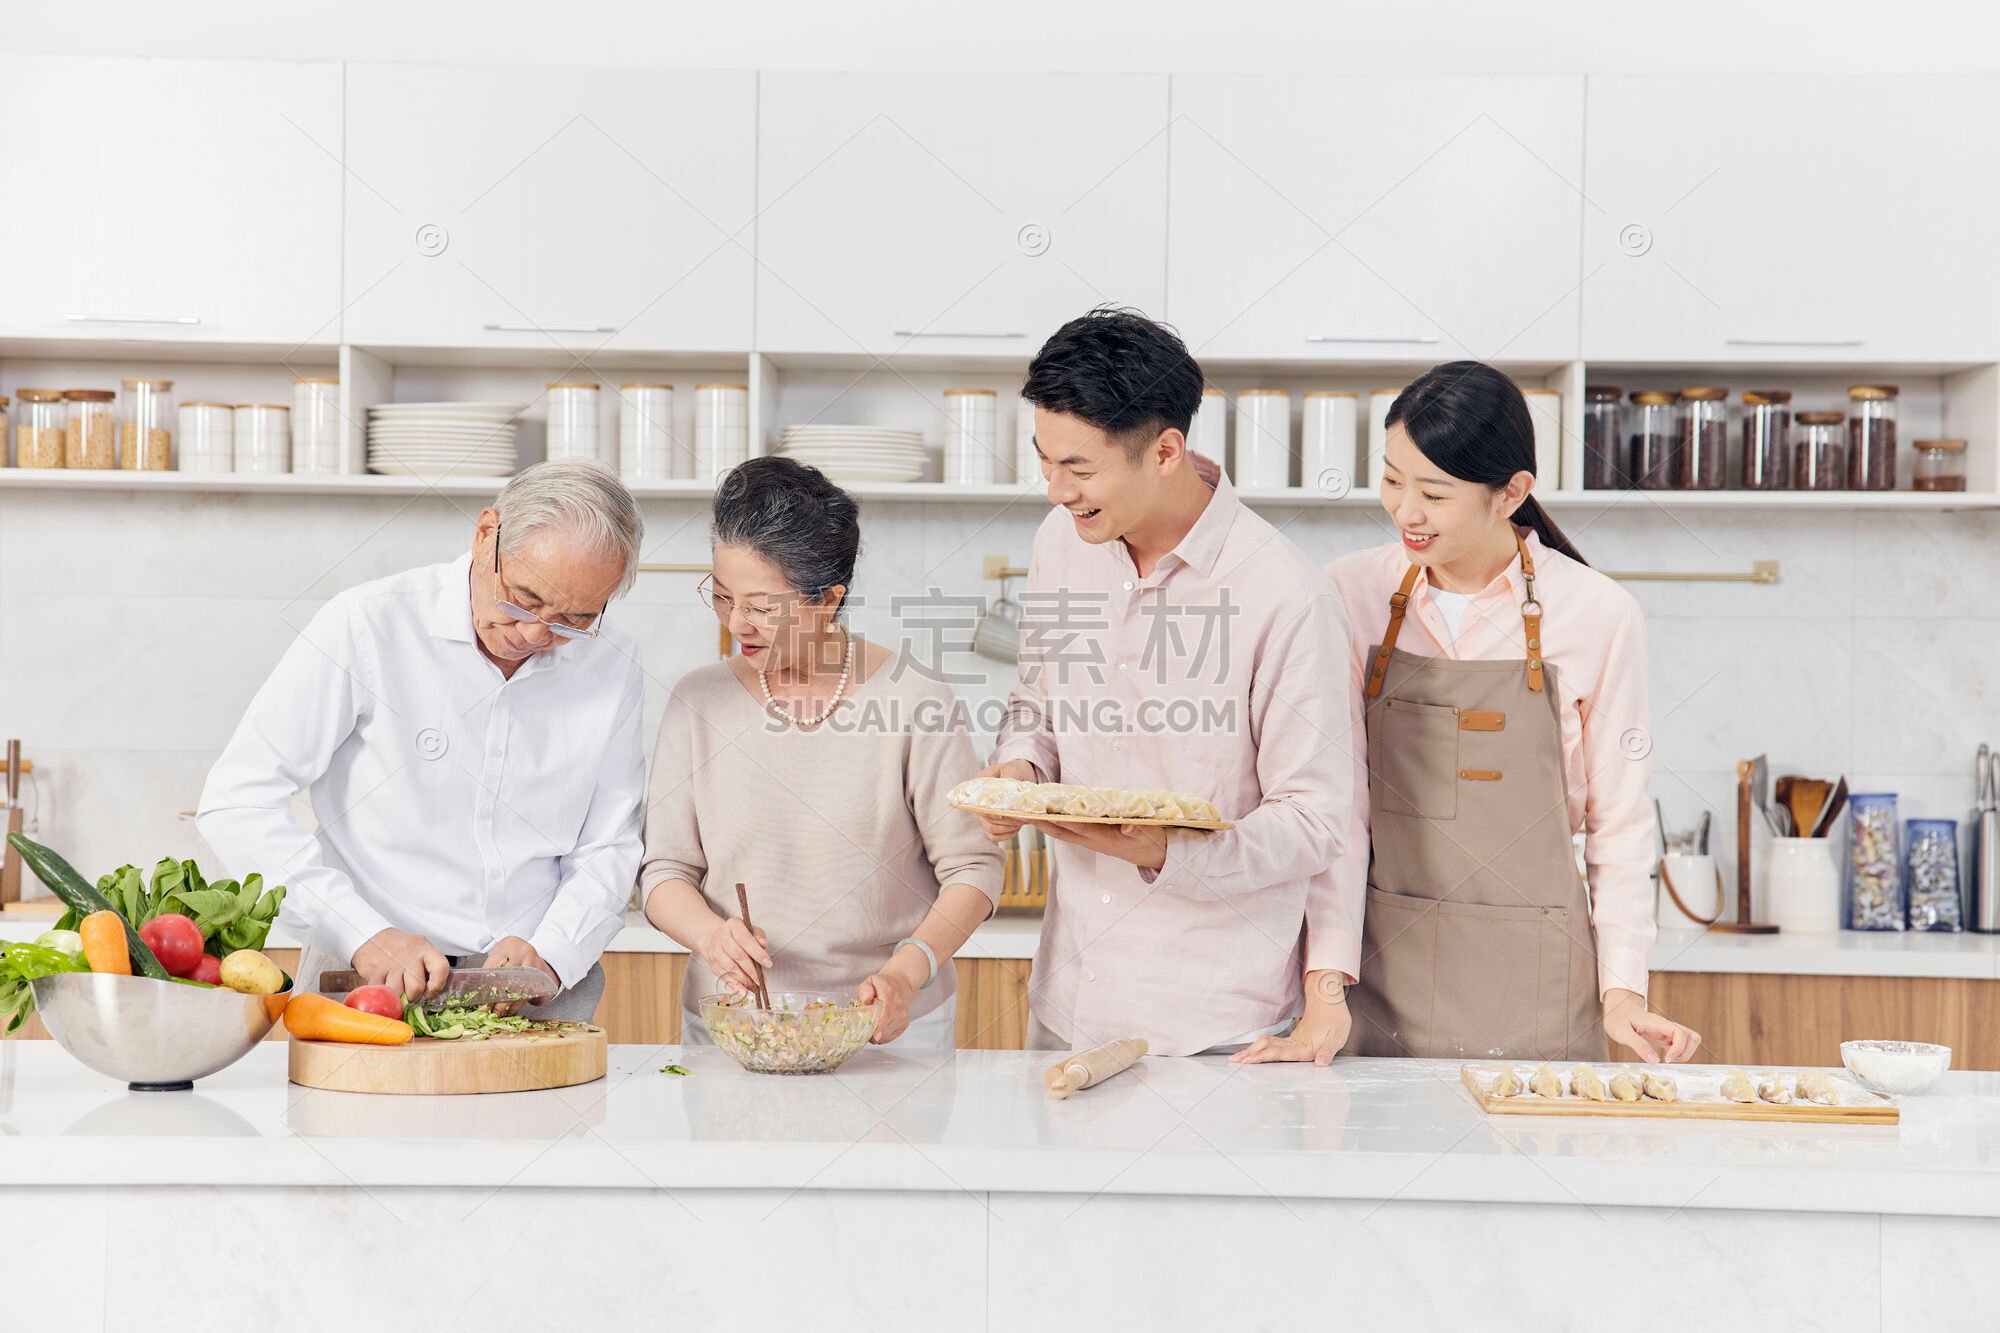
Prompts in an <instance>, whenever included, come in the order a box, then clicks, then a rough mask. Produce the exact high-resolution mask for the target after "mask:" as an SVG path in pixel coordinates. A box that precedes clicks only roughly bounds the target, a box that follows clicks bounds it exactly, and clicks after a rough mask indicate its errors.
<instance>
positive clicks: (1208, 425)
mask: <svg viewBox="0 0 2000 1333" xmlns="http://www.w3.org/2000/svg"><path fill="white" fill-rule="evenodd" d="M1188 448H1190V449H1192V450H1194V452H1196V453H1198V454H1201V455H1203V456H1204V457H1207V458H1212V459H1214V460H1215V463H1216V466H1217V467H1223V466H1224V465H1225V464H1226V463H1227V462H1228V459H1229V395H1228V394H1227V393H1224V392H1223V391H1222V390H1221V389H1203V390H1202V391H1201V410H1200V411H1199V412H1196V413H1195V414H1194V428H1193V434H1192V437H1191V438H1190V439H1189V440H1188Z"/></svg>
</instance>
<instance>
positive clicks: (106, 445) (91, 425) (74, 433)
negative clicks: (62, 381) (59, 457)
mask: <svg viewBox="0 0 2000 1333" xmlns="http://www.w3.org/2000/svg"><path fill="white" fill-rule="evenodd" d="M63 399H64V401H65V402H67V403H68V404H69V422H68V425H67V428H66V431H65V434H64V437H63V466H64V467H87V468H109V467H116V466H117V465H118V427H117V426H116V425H115V424H113V422H112V420H111V406H112V404H113V403H114V402H116V401H117V399H118V395H117V394H115V393H113V392H112V391H111V390H109V389H67V390H65V391H64V392H63Z"/></svg>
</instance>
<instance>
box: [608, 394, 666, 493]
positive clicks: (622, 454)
mask: <svg viewBox="0 0 2000 1333" xmlns="http://www.w3.org/2000/svg"><path fill="white" fill-rule="evenodd" d="M677 453H678V450H677V449H676V448H675V446H674V389H673V386H672V385H671V384H638V383H628V384H621V385H619V386H618V475H619V476H621V477H623V478H624V479H625V480H627V481H672V480H673V479H674V477H676V476H677V475H679V472H678V468H677V466H676V464H677V462H678V460H677V457H676V455H677Z"/></svg>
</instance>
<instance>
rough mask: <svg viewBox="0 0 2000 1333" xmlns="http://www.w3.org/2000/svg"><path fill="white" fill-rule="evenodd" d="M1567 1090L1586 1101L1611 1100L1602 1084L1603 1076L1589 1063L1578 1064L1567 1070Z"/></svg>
mask: <svg viewBox="0 0 2000 1333" xmlns="http://www.w3.org/2000/svg"><path fill="white" fill-rule="evenodd" d="M1569 1090H1570V1091H1571V1092H1573V1093H1575V1094H1576V1095H1577V1096H1579V1097H1582V1098H1584V1099H1585V1100H1586V1101H1593V1102H1608V1101H1610V1100H1611V1094H1610V1092H1609V1091H1607V1090H1606V1088H1605V1086H1604V1076H1603V1075H1601V1074H1599V1073H1598V1072H1597V1071H1596V1070H1595V1069H1592V1068H1591V1067H1590V1066H1589V1065H1578V1066H1577V1067H1576V1068H1575V1069H1572V1070H1570V1071H1569Z"/></svg>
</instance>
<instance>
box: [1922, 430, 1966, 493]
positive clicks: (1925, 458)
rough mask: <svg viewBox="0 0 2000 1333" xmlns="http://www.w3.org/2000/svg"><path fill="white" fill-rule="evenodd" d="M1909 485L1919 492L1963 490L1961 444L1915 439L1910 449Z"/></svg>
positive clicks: (1963, 469) (1963, 471)
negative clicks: (1912, 455)
mask: <svg viewBox="0 0 2000 1333" xmlns="http://www.w3.org/2000/svg"><path fill="white" fill-rule="evenodd" d="M1913 448H1914V449H1915V457H1914V458H1913V459H1912V460H1911V467H1910V485H1911V486H1912V487H1913V488H1914V489H1916V490H1920V491H1962V490H1964V489H1965V441H1964V440H1918V441H1917V442H1916V443H1915V445H1914V446H1913Z"/></svg>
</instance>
